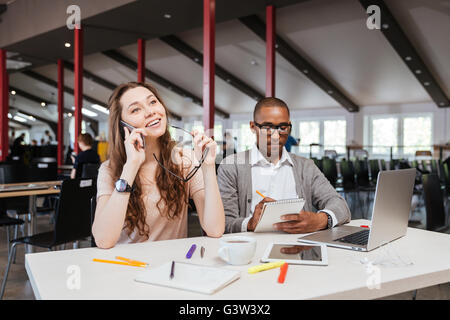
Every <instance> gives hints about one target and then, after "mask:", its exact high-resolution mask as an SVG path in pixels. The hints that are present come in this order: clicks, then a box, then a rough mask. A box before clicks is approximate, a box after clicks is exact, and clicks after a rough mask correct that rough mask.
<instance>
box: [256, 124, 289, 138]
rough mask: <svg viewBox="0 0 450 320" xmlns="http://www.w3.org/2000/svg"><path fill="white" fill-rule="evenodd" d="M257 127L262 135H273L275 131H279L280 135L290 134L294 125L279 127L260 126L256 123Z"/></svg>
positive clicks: (271, 125)
mask: <svg viewBox="0 0 450 320" xmlns="http://www.w3.org/2000/svg"><path fill="white" fill-rule="evenodd" d="M254 123H255V126H257V127H258V128H259V129H260V130H261V132H262V133H267V134H270V135H272V134H273V133H274V132H275V130H276V131H278V134H280V135H281V134H288V133H289V132H290V131H291V128H292V124H290V123H280V124H279V125H274V124H260V123H257V122H254Z"/></svg>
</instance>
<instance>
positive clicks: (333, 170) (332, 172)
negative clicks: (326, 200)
mask: <svg viewBox="0 0 450 320" xmlns="http://www.w3.org/2000/svg"><path fill="white" fill-rule="evenodd" d="M322 169H323V174H324V176H325V177H326V178H327V179H328V181H330V183H331V185H332V186H333V187H334V188H336V187H337V167H336V160H335V159H330V158H327V157H324V158H322Z"/></svg>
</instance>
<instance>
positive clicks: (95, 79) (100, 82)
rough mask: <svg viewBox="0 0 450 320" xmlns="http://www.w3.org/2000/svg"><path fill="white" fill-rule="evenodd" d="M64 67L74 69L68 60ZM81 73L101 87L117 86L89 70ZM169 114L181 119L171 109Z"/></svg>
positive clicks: (111, 88)
mask: <svg viewBox="0 0 450 320" xmlns="http://www.w3.org/2000/svg"><path fill="white" fill-rule="evenodd" d="M64 67H66V68H67V69H68V70H70V71H72V72H73V70H74V65H73V63H71V62H69V61H64ZM83 74H84V77H85V78H87V79H89V80H91V81H93V82H95V83H97V84H98V85H101V86H103V87H106V88H108V89H110V90H114V89H115V88H116V87H117V85H116V84H114V83H112V82H110V81H108V80H106V79H103V78H101V77H99V76H97V75H95V74H93V73H92V72H90V71H87V70H83ZM170 115H171V116H172V117H173V118H174V119H175V120H178V121H181V117H180V116H179V115H177V114H175V113H173V112H172V111H170Z"/></svg>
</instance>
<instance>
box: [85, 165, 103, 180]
mask: <svg viewBox="0 0 450 320" xmlns="http://www.w3.org/2000/svg"><path fill="white" fill-rule="evenodd" d="M99 168H100V164H98V163H83V165H82V169H81V178H97V176H98V169H99Z"/></svg>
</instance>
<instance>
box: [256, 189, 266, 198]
mask: <svg viewBox="0 0 450 320" xmlns="http://www.w3.org/2000/svg"><path fill="white" fill-rule="evenodd" d="M256 193H257V194H259V195H260V196H261V197H263V198H265V197H266V196H265V195H263V194H262V193H261V192H259V191H258V190H256Z"/></svg>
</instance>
